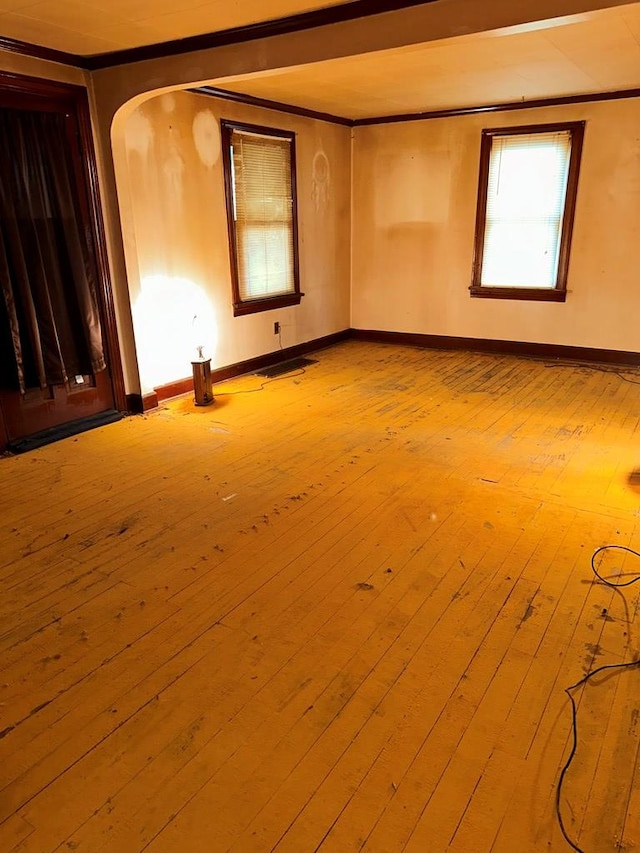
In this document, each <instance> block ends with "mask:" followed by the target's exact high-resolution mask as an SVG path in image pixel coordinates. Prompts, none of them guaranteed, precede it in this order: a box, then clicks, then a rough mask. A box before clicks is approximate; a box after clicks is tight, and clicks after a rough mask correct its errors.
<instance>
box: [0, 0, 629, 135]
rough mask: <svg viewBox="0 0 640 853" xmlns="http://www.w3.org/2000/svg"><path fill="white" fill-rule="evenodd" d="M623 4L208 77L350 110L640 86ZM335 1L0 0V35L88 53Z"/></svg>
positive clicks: (347, 114)
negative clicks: (238, 74)
mask: <svg viewBox="0 0 640 853" xmlns="http://www.w3.org/2000/svg"><path fill="white" fill-rule="evenodd" d="M442 2H443V4H446V3H447V0H442ZM476 2H478V3H483V2H487V3H489V0H476ZM492 2H493V0H492ZM621 2H623V3H624V5H620V6H614V7H610V8H605V9H601V10H598V11H591V12H584V13H581V14H576V15H573V16H570V17H563V18H556V19H553V20H547V21H542V22H538V23H534V24H525V25H522V26H517V27H510V28H507V29H501V30H492V31H486V32H479V33H473V34H470V35H460V36H456V37H453V38H446V39H440V40H438V41H430V42H428V43H424V44H416V45H411V46H403V47H395V48H393V49H391V50H378V51H376V52H365V48H364V47H363V48H361V51H362V52H361V54H359V55H353V56H347V57H344V58H340V59H331V60H325V61H322V62H316V63H311V64H307V65H301V66H295V67H288V68H284V69H278V70H273V71H266V72H262V73H257V74H252V75H248V76H244V77H234V78H229V77H227V78H220V79H216V80H212V81H210V84H211V85H214V86H216V87H219V88H224V89H229V90H233V91H237V92H241V93H244V94H248V95H253V96H255V97H260V98H266V99H269V100H272V101H279V102H281V103H285V104H290V105H294V106H299V107H304V108H306V109H312V110H317V111H320V112H325V113H330V114H333V115H336V116H342V117H344V118H349V119H366V118H370V117H376V116H385V115H395V114H398V113H413V112H425V111H435V110H442V109H451V108H456V107H471V106H478V105H483V104H495V103H504V102H514V101H520V100H531V99H538V98H555V97H562V96H567V95H580V94H587V93H595V92H608V91H613V90H620V89H632V88H640V2H629V0H621ZM344 4H345V0H268V2H267V0H0V36H4V37H8V38H11V39H17V40H19V41H25V42H29V43H31V44H35V45H38V46H41V47H44V48H52V49H54V50H58V51H64V52H65V53H72V54H76V55H78V56H79V57H88V56H92V55H94V54H99V53H107V54H108V53H112V52H115V51H121V50H126V49H128V48H135V47H139V46H145V45H153V44H161V43H162V42H167V41H172V40H175V39H181V38H187V37H189V36H194V35H201V34H204V33H211V32H216V31H220V30H225V29H229V28H234V27H241V26H246V25H248V24H253V23H259V22H264V21H270V20H275V19H278V18H284V17H287V16H291V15H297V14H301V13H305V12H313V11H316V10H318V9H325V8H329V7H331V6H340V5H344ZM398 5H399V6H400V5H402V4H400V3H399V4H398ZM436 5H439V4H436ZM593 5H597V3H596V2H593V3H592V4H591V6H592V7H593ZM583 8H584V6H583Z"/></svg>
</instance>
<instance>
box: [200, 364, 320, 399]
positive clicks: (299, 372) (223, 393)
mask: <svg viewBox="0 0 640 853" xmlns="http://www.w3.org/2000/svg"><path fill="white" fill-rule="evenodd" d="M306 372H307V371H306V370H305V368H304V367H297V368H296V369H295V372H293V371H289V372H288V373H283V374H282V375H281V376H274V377H272V378H271V379H267V380H266V382H263V383H262V384H261V385H259V386H258V387H257V388H247V390H246V391H216V390H214V392H213V396H214V397H234V396H235V395H236V394H256V393H257V392H258V391H264V389H265V388H266V387H267V385H271V383H272V382H278V381H279V380H280V379H293V378H294V377H296V376H302V374H303V373H306Z"/></svg>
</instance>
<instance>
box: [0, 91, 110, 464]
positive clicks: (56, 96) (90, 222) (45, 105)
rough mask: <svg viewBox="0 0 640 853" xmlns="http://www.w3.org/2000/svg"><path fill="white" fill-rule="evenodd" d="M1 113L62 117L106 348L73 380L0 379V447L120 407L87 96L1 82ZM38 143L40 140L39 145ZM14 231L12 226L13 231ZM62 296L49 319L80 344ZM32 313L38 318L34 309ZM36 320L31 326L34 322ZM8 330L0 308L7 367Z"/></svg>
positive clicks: (1, 353) (76, 317) (81, 325)
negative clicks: (96, 363) (95, 364)
mask: <svg viewBox="0 0 640 853" xmlns="http://www.w3.org/2000/svg"><path fill="white" fill-rule="evenodd" d="M3 83H4V84H5V85H4V86H3ZM4 110H11V111H14V113H15V111H16V110H17V111H19V112H20V113H21V115H23V116H24V115H25V114H26V113H34V114H37V113H42V112H46V113H54V114H57V115H58V116H59V117H60V121H59V125H60V127H64V134H63V136H64V141H65V145H66V153H67V155H68V161H69V163H70V164H72V165H71V166H70V168H69V170H68V172H69V174H70V175H71V180H70V191H71V192H72V194H73V196H74V211H76V212H77V218H78V220H79V223H78V224H79V226H80V227H79V234H80V235H81V240H83V241H86V247H87V252H86V258H87V263H88V264H90V265H91V277H92V281H93V282H95V283H96V285H97V286H95V287H94V289H93V291H92V294H93V297H94V299H95V301H96V302H97V305H96V309H97V315H98V318H99V320H98V324H97V326H98V330H99V331H98V333H97V334H98V335H99V337H100V339H101V341H102V344H103V346H104V364H103V365H100V368H99V369H97V370H94V369H91V368H90V369H87V368H86V367H85V368H84V369H82V370H81V371H79V372H73V373H72V375H68V372H65V374H64V377H63V378H62V379H60V378H58V379H57V380H56V381H51V382H49V381H47V382H46V383H43V382H42V381H34V375H33V372H31V373H29V371H24V381H22V382H21V387H20V386H16V384H15V383H13V382H8V381H6V375H5V376H4V377H2V379H1V380H0V449H2V447H3V444H4V445H6V444H7V443H10V442H11V441H15V440H17V439H21V438H24V437H27V436H30V435H33V434H34V433H38V432H41V431H42V430H45V429H49V428H51V427H58V426H60V425H62V424H67V423H70V422H75V421H81V420H82V419H84V418H87V417H90V416H92V415H97V414H99V413H102V412H106V411H108V410H112V409H119V410H124V408H125V399H124V390H123V383H122V373H121V368H120V362H119V358H118V353H117V335H116V331H115V322H114V314H113V303H112V296H111V288H110V282H109V276H108V267H107V263H106V254H105V250H104V238H103V232H102V220H101V213H100V205H99V199H98V197H97V183H96V173H95V160H94V157H93V148H92V142H91V131H90V123H89V112H88V104H87V100H86V92H85V91H84V90H83V89H82V88H80V87H75V86H64V85H61V84H55V83H50V82H48V81H36V80H31V79H29V78H15V77H13V78H11V79H9V80H6V79H5V80H4V81H3V80H2V78H1V77H0V112H1V111H4ZM38 144H45V142H44V140H42V141H39V142H38ZM3 156H7V152H3ZM16 216H17V214H16ZM20 227H21V225H20V222H18V223H17V232H19V231H20ZM61 280H62V279H61ZM64 286H65V287H66V285H64ZM68 295H69V300H67V298H66V297H67V294H66V292H65V294H64V297H65V298H64V299H62V300H61V301H60V303H59V305H58V306H57V307H55V306H54V308H53V309H52V314H54V315H55V313H56V311H58V312H61V313H64V314H65V315H68V316H65V317H64V318H59V319H60V322H61V323H62V322H64V323H66V327H67V328H68V329H70V330H71V336H72V337H74V336H76V335H77V336H78V339H79V338H80V337H82V336H83V335H84V334H85V331H86V321H85V319H84V318H83V316H82V314H81V312H78V311H72V310H69V309H68V308H67V303H68V302H70V300H71V293H69V294H68ZM0 297H1V294H0ZM1 301H2V300H1V299H0V302H1ZM31 309H32V312H33V311H34V310H35V311H36V313H37V309H34V308H33V306H31ZM23 313H24V308H23ZM35 320H36V323H37V317H36V318H35ZM94 325H96V324H94ZM14 327H15V324H14V326H11V324H10V320H9V313H8V310H7V307H6V305H2V304H0V357H1V358H2V359H3V360H5V363H7V361H6V360H7V359H11V356H12V354H13V353H12V352H11V346H12V344H11V340H10V332H11V330H12V329H13V328H14ZM94 334H95V332H94Z"/></svg>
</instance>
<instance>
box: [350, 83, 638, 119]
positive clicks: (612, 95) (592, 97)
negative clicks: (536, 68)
mask: <svg viewBox="0 0 640 853" xmlns="http://www.w3.org/2000/svg"><path fill="white" fill-rule="evenodd" d="M639 97H640V89H615V90H613V91H611V92H588V93H586V94H583V95H562V96H558V97H555V98H535V99H532V100H530V101H524V100H523V101H508V102H505V103H498V104H484V105H481V106H476V107H454V108H452V109H448V110H430V111H428V112H418V113H399V114H397V115H389V116H377V117H373V118H357V119H354V120H353V122H352V124H353V126H354V127H366V126H367V125H372V124H397V123H401V122H406V121H428V120H430V119H436V118H455V117H456V116H471V115H479V114H481V113H501V112H513V111H514V110H534V109H540V108H541V107H561V106H567V105H569V104H589V103H594V102H596V101H619V100H622V99H624V98H639Z"/></svg>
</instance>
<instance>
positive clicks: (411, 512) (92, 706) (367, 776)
mask: <svg viewBox="0 0 640 853" xmlns="http://www.w3.org/2000/svg"><path fill="white" fill-rule="evenodd" d="M316 358H317V359H318V363H317V364H314V365H312V366H310V367H308V368H307V369H306V372H304V373H298V374H295V375H291V376H286V377H284V378H281V379H278V380H277V381H273V382H270V383H268V384H266V385H265V386H264V388H263V389H262V390H261V391H259V393H244V392H246V391H253V390H254V389H259V388H260V386H261V384H262V382H263V380H261V379H259V378H258V377H251V376H248V377H242V378H240V379H237V380H234V381H233V382H229V383H226V384H225V385H223V386H220V387H219V388H218V393H217V396H216V404H215V406H212V407H208V408H203V409H198V408H196V407H195V406H194V405H193V403H192V401H191V399H190V398H181V399H179V400H175V401H172V402H170V403H169V404H167V405H166V406H163V408H162V409H160V410H158V411H156V412H154V413H151V414H147V415H145V416H139V417H131V418H128V419H126V420H124V421H122V422H120V423H117V424H113V425H111V426H108V427H105V428H102V429H99V430H95V431H93V432H91V433H87V434H84V435H81V436H78V437H76V438H72V439H67V440H65V441H62V442H59V443H57V444H55V445H51V446H49V447H46V448H43V449H40V450H37V451H35V452H32V453H30V454H25V455H24V456H19V457H12V458H5V459H2V460H0V509H1V515H0V533H1V537H2V540H1V542H2V548H1V552H0V579H1V582H2V600H1V602H0V616H1V619H0V649H1V656H0V668H1V670H2V671H1V672H0V768H1V769H0V787H1V791H0V851H20V853H53V851H69V850H74V851H76V850H77V851H81V853H101V852H102V851H118V853H137V851H149V853H200V851H202V853H204V851H207V853H218V851H234V853H250V852H252V851H260V853H263V851H272V850H277V851H279V853H285V851H290V853H307V851H308V853H313V851H318V850H321V851H323V853H329V851H331V853H348V852H349V851H359V850H365V851H371V853H400V851H407V853H442V851H456V853H485V852H486V853H528V852H529V851H552V852H553V851H558V853H561V851H563V850H567V849H570V848H569V847H568V845H567V844H566V842H565V841H564V839H563V838H562V836H561V834H560V831H559V828H558V826H557V822H556V818H555V812H554V798H555V790H556V785H557V781H558V776H559V771H560V768H561V767H562V765H563V763H564V761H565V759H566V757H567V754H568V749H569V746H570V740H571V714H570V708H569V703H568V700H567V697H566V695H565V694H564V692H563V691H564V688H565V687H567V686H569V685H571V684H573V683H575V682H576V681H578V680H579V679H580V678H581V677H582V675H584V674H585V673H586V672H588V671H589V670H590V669H593V668H595V667H596V666H600V665H602V664H607V663H617V662H620V661H625V660H626V661H629V660H633V659H635V658H637V657H640V631H639V620H638V617H637V613H638V608H639V606H640V595H639V594H640V585H639V586H638V587H634V586H630V587H627V588H626V589H624V590H613V589H611V588H609V587H606V586H604V585H602V584H600V583H596V582H594V576H593V575H592V573H591V569H590V556H591V554H592V552H593V551H594V550H595V548H597V547H598V546H600V545H603V544H607V543H615V544H620V545H628V546H630V547H636V548H637V547H639V546H640V535H639V531H638V525H639V519H640V491H639V490H638V488H637V487H636V486H634V484H633V482H632V481H630V479H629V475H630V473H631V472H632V471H634V470H635V469H636V468H637V467H639V466H640V430H639V427H638V415H639V413H640V407H639V405H638V400H639V394H640V388H638V387H637V384H635V383H638V382H640V376H639V375H638V374H637V373H633V372H632V373H629V374H628V375H627V376H626V377H623V376H620V375H617V374H616V373H614V372H612V371H611V370H606V371H602V370H596V369H590V368H588V367H587V366H584V365H582V366H581V365H558V364H555V363H546V362H544V361H534V360H527V359H516V358H511V357H502V356H489V355H478V354H471V353H454V352H439V351H422V350H417V349H412V348H404V347H392V346H383V345H369V344H361V343H356V342H348V343H345V344H341V345H339V346H336V347H334V348H331V349H328V350H324V351H322V352H320V353H318V354H317V355H316ZM628 380H631V381H628ZM229 392H234V393H229ZM235 392H242V393H235ZM639 564H640V560H638V561H637V562H635V561H634V558H633V557H632V556H631V555H629V556H627V557H626V558H624V559H623V555H622V554H620V553H618V554H614V553H608V554H606V555H605V557H604V559H603V563H602V571H603V572H606V573H608V574H613V575H616V574H617V573H620V572H634V571H637V570H640V565H639ZM575 698H576V701H577V702H578V705H579V717H578V720H579V728H580V740H579V748H578V752H577V755H576V758H575V761H574V763H573V765H572V767H571V770H570V772H569V774H568V776H567V781H566V786H565V792H564V796H563V804H562V805H563V815H564V818H565V823H566V826H567V829H568V831H569V833H570V834H571V837H572V838H573V839H574V841H575V842H576V844H577V845H579V847H580V849H582V850H584V851H585V853H605V851H620V850H624V851H630V850H634V849H638V848H640V769H639V761H638V753H639V750H640V671H637V670H635V669H631V670H625V671H622V672H616V673H615V674H613V675H611V676H609V677H608V678H601V679H599V680H598V681H597V683H594V682H589V684H588V685H587V686H586V687H585V688H582V689H581V690H579V691H576V693H575Z"/></svg>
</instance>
